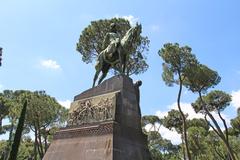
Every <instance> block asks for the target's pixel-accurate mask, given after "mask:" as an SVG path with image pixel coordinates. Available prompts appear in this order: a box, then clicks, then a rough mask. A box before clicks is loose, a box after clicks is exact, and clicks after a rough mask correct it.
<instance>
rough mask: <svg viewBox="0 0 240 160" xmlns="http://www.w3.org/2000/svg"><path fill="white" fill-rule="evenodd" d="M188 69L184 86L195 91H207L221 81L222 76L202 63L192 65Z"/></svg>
mask: <svg viewBox="0 0 240 160" xmlns="http://www.w3.org/2000/svg"><path fill="white" fill-rule="evenodd" d="M186 71H187V76H186V79H185V82H184V86H185V87H186V88H188V89H189V90H191V91H192V92H194V93H195V92H197V93H198V92H201V93H205V92H206V91H207V90H208V89H209V88H211V87H214V86H216V85H217V84H218V83H219V82H220V81H221V77H220V76H219V75H218V73H217V72H216V71H214V70H212V69H210V68H208V67H207V66H205V65H202V64H197V65H192V66H191V67H188V68H187V69H186Z"/></svg>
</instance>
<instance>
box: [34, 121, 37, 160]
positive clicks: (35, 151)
mask: <svg viewBox="0 0 240 160" xmlns="http://www.w3.org/2000/svg"><path fill="white" fill-rule="evenodd" d="M34 135H35V142H34V160H37V148H38V142H37V127H36V126H35V125H34Z"/></svg>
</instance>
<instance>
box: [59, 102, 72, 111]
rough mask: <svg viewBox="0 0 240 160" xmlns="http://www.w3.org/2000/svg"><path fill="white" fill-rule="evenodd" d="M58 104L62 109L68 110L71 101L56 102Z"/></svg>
mask: <svg viewBox="0 0 240 160" xmlns="http://www.w3.org/2000/svg"><path fill="white" fill-rule="evenodd" d="M58 103H60V104H61V105H62V106H63V107H65V108H67V109H69V108H70V105H71V101H70V100H66V101H58Z"/></svg>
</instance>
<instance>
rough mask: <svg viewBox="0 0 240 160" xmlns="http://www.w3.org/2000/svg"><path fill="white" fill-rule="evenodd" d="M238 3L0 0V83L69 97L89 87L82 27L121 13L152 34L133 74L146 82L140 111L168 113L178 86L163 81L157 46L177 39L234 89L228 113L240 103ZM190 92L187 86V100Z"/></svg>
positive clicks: (90, 72) (224, 85)
mask: <svg viewBox="0 0 240 160" xmlns="http://www.w3.org/2000/svg"><path fill="white" fill-rule="evenodd" d="M239 6H240V2H239V1H237V0H235V1H234V0H228V1H227V0H225V1H224V0H222V1H217V0H211V1H209V0H195V1H193V0H181V1H179V0H165V1H163V0H148V1H143V0H131V1H127V0H121V1H110V0H101V1H100V0H88V1H79V0H68V1H63V0H51V1H49V0H41V1H40V0H38V1H37V0H36V1H32V0H21V1H18V0H9V1H3V0H0V7H1V9H0V21H1V24H0V46H1V47H2V48H3V66H2V67H1V68H0V89H1V90H4V89H12V90H16V89H28V90H46V92H47V93H48V94H50V95H51V96H53V97H56V98H57V100H59V101H61V102H62V103H64V102H65V104H66V103H69V102H70V101H72V100H73V97H74V96H75V95H77V94H79V93H81V92H82V91H84V90H86V89H88V88H90V87H91V85H92V79H93V75H94V64H85V63H83V62H82V61H81V56H80V54H79V53H78V52H77V51H76V43H77V41H78V38H79V35H80V33H81V31H82V30H83V29H84V28H85V27H87V25H89V24H90V22H91V21H92V20H98V19H105V18H112V17H116V16H117V17H126V18H128V19H130V20H131V21H135V22H136V21H138V22H140V23H141V24H142V26H143V33H142V35H144V36H148V37H149V39H150V51H149V54H148V63H149V65H150V67H149V69H148V71H147V72H145V73H144V74H142V75H137V76H133V77H132V78H133V80H134V81H135V80H138V79H141V80H142V81H143V85H142V87H141V108H142V114H143V115H146V114H156V113H157V111H158V115H165V114H166V111H168V110H169V109H170V108H173V106H174V103H175V102H176V96H177V89H178V88H177V87H176V86H175V87H167V86H166V85H165V84H164V82H163V81H162V79H161V74H162V60H161V58H160V57H159V56H158V54H157V52H158V50H159V49H160V48H161V47H162V46H163V44H164V43H167V42H173V43H175V42H177V43H179V44H180V45H189V46H190V47H192V49H193V53H194V54H196V56H197V58H198V59H199V61H200V62H201V63H203V64H206V65H208V66H209V67H210V68H212V69H214V70H216V71H218V73H219V74H220V76H221V77H222V80H221V83H220V84H219V85H218V86H217V87H216V88H215V89H220V90H224V91H226V92H228V93H229V94H233V96H234V102H233V103H232V105H231V106H230V107H229V108H228V109H227V110H226V111H225V112H224V114H225V116H226V118H228V119H230V118H232V117H234V116H235V115H236V113H235V112H236V107H237V106H240V83H239V81H240V65H239V62H238V61H239V58H240V55H239V53H238V52H239V46H240V30H239V28H240V21H239V19H240V11H239ZM110 76H111V75H109V76H108V77H110ZM195 99H196V95H193V94H192V93H190V92H187V91H184V94H183V98H182V101H183V102H184V104H185V105H184V106H186V105H188V104H189V103H191V102H193V101H194V100H195ZM186 108H187V107H186ZM189 108H190V107H189ZM189 108H187V109H186V110H190V109H189ZM189 114H192V113H189Z"/></svg>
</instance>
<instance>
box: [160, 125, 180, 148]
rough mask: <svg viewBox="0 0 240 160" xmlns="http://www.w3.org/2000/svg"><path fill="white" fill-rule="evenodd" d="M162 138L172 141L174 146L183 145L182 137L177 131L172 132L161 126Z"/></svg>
mask: <svg viewBox="0 0 240 160" xmlns="http://www.w3.org/2000/svg"><path fill="white" fill-rule="evenodd" d="M159 132H160V134H161V136H162V137H163V138H165V139H168V140H171V142H172V143H173V144H180V143H181V135H180V134H178V133H177V132H176V131H174V130H173V131H171V130H169V129H167V128H166V127H164V126H161V127H160V129H159Z"/></svg>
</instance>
